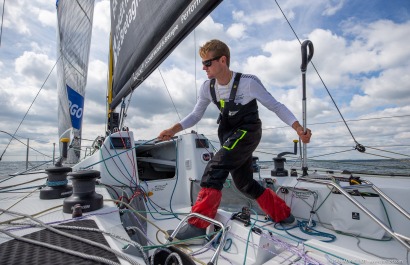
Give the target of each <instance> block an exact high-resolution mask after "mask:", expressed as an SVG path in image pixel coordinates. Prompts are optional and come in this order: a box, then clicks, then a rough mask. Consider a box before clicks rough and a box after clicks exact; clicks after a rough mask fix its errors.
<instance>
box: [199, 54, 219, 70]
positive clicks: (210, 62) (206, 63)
mask: <svg viewBox="0 0 410 265" xmlns="http://www.w3.org/2000/svg"><path fill="white" fill-rule="evenodd" d="M221 57H222V56H217V57H214V58H212V59H209V60H206V61H202V65H203V66H206V67H210V66H211V65H212V61H215V60H219V59H220V58H221Z"/></svg>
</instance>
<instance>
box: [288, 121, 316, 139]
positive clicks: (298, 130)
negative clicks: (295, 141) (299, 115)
mask: <svg viewBox="0 0 410 265" xmlns="http://www.w3.org/2000/svg"><path fill="white" fill-rule="evenodd" d="M292 128H293V129H294V130H295V131H296V133H297V134H298V135H299V138H300V140H302V142H303V143H305V144H307V143H309V142H310V137H312V131H311V130H309V129H307V128H306V133H305V129H304V128H303V126H302V125H300V123H299V122H298V121H295V122H294V123H293V124H292Z"/></svg>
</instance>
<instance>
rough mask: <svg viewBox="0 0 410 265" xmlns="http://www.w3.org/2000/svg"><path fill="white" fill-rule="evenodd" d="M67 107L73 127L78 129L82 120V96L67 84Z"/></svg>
mask: <svg viewBox="0 0 410 265" xmlns="http://www.w3.org/2000/svg"><path fill="white" fill-rule="evenodd" d="M67 96H68V108H69V113H70V117H71V125H72V126H73V128H75V129H77V130H80V129H81V124H82V120H83V109H84V97H83V96H81V95H80V94H79V93H78V92H77V91H75V90H74V89H72V88H71V87H70V86H69V85H67Z"/></svg>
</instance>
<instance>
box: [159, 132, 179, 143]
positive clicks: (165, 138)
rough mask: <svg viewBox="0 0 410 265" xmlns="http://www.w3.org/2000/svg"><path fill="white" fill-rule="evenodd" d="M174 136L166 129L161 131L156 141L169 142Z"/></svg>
mask: <svg viewBox="0 0 410 265" xmlns="http://www.w3.org/2000/svg"><path fill="white" fill-rule="evenodd" d="M174 135H175V133H174V132H173V131H172V130H171V129H166V130H163V131H162V132H161V133H160V134H159V136H158V140H159V141H168V140H171V138H172V137H173V136H174Z"/></svg>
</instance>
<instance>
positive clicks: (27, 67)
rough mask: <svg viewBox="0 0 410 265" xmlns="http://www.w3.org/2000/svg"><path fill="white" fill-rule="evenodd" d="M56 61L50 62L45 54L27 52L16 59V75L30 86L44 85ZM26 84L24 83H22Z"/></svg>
mask: <svg viewBox="0 0 410 265" xmlns="http://www.w3.org/2000/svg"><path fill="white" fill-rule="evenodd" d="M54 64H55V61H53V60H50V59H49V57H48V56H47V55H45V54H38V53H34V52H30V51H25V52H24V53H23V55H21V56H20V57H19V58H17V59H16V63H15V70H16V74H17V75H18V76H19V77H20V78H22V79H24V81H25V82H27V83H29V84H33V83H34V84H37V85H38V86H40V85H42V84H43V82H44V81H45V79H46V77H47V76H48V74H49V72H50V70H51V69H52V68H53V66H54ZM22 83H24V82H22ZM45 88H48V86H45Z"/></svg>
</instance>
